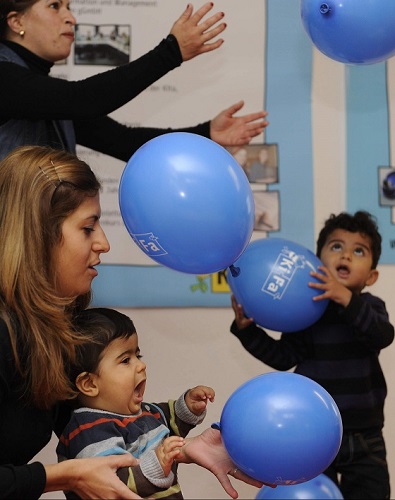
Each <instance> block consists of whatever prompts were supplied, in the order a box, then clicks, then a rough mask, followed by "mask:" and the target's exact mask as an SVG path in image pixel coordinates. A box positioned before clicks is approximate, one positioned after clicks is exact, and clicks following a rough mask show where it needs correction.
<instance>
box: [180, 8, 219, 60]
mask: <svg viewBox="0 0 395 500" xmlns="http://www.w3.org/2000/svg"><path fill="white" fill-rule="evenodd" d="M213 7H214V4H213V3H212V2H208V3H206V4H204V5H203V6H202V7H200V9H198V10H197V11H196V12H195V13H193V5H191V4H188V5H187V8H186V9H185V11H184V12H183V13H182V14H181V16H180V17H179V19H177V21H176V22H175V23H174V24H173V27H172V29H171V31H170V34H172V35H174V36H175V37H176V38H177V42H178V45H179V47H180V51H181V55H182V60H183V61H189V60H190V59H193V58H194V57H196V56H198V55H200V54H205V53H206V52H211V51H212V50H215V49H218V47H220V46H221V45H222V44H223V39H222V38H219V39H218V40H215V41H213V42H211V43H209V42H210V41H211V40H213V38H215V37H216V36H218V35H219V34H220V33H222V32H223V31H224V29H225V28H226V24H225V23H220V24H218V23H219V21H220V20H221V19H222V18H223V17H224V13H223V12H217V13H216V14H214V15H212V16H211V17H209V18H208V19H206V20H204V21H202V19H203V18H204V16H205V15H206V14H207V13H208V12H210V10H211V9H212V8H213Z"/></svg>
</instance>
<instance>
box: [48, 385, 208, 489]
mask: <svg viewBox="0 0 395 500" xmlns="http://www.w3.org/2000/svg"><path fill="white" fill-rule="evenodd" d="M205 414H206V412H204V413H203V414H202V415H199V416H196V415H194V414H193V413H192V412H190V411H189V409H188V407H187V406H186V403H185V400H184V394H183V395H182V396H180V398H179V399H178V400H177V401H169V402H168V403H159V404H153V403H142V406H141V411H140V413H139V414H137V415H119V414H116V413H110V412H107V411H102V410H93V409H90V408H79V409H78V410H75V411H74V412H73V414H72V417H71V419H70V422H69V423H68V425H67V426H66V428H65V429H64V431H63V434H62V436H61V437H60V440H59V444H58V447H57V450H56V452H57V454H58V460H59V461H63V460H67V459H71V458H85V457H94V456H104V455H119V454H122V453H131V454H132V455H133V456H134V457H136V458H138V459H139V460H140V463H139V465H137V466H135V467H130V468H129V469H128V470H127V469H124V470H122V469H121V471H119V473H118V475H119V476H120V477H121V479H122V480H123V481H124V482H125V483H126V484H127V485H128V486H129V488H130V489H131V490H133V491H134V492H135V493H137V494H138V495H140V496H141V497H143V498H146V497H154V496H155V494H160V495H159V496H160V498H161V499H169V498H171V499H179V498H181V499H182V498H183V497H182V493H181V488H180V486H179V484H178V481H177V464H176V463H174V464H173V467H172V471H171V472H170V474H169V475H168V476H164V473H163V469H162V467H161V465H160V464H159V461H158V459H157V456H156V453H155V449H156V447H157V446H158V444H160V442H161V441H162V440H163V439H164V438H166V437H168V436H174V435H177V436H183V437H185V436H186V435H187V434H188V432H189V431H190V430H191V429H192V428H193V427H195V425H197V424H199V423H201V422H202V421H203V419H204V417H205ZM66 498H69V499H75V498H78V497H76V496H75V495H74V494H71V493H66Z"/></svg>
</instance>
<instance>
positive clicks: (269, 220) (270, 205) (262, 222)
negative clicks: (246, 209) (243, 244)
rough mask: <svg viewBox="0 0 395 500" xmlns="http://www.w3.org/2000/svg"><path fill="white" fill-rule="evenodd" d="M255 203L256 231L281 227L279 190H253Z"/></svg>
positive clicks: (273, 229)
mask: <svg viewBox="0 0 395 500" xmlns="http://www.w3.org/2000/svg"><path fill="white" fill-rule="evenodd" d="M253 195H254V203H255V218H254V231H267V232H270V231H278V230H279V229H280V194H279V192H278V191H266V190H253Z"/></svg>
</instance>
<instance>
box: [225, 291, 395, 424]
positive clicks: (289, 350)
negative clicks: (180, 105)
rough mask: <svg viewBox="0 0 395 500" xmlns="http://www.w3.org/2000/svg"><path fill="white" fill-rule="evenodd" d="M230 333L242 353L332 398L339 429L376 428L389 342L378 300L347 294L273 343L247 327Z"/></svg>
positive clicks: (381, 419) (256, 329)
mask: <svg viewBox="0 0 395 500" xmlns="http://www.w3.org/2000/svg"><path fill="white" fill-rule="evenodd" d="M231 332H232V333H233V334H234V335H236V337H237V338H238V339H239V340H240V342H241V343H242V344H243V346H244V347H245V349H246V350H247V351H248V352H249V353H251V354H252V355H253V356H255V357H256V358H257V359H259V360H261V361H263V363H265V364H267V365H269V366H271V367H272V368H274V369H276V370H290V369H291V368H293V367H296V368H295V373H299V374H301V375H304V376H306V377H309V378H311V379H312V380H314V381H316V382H317V383H318V384H320V385H321V386H322V387H324V389H326V390H327V391H328V392H329V394H330V395H331V396H332V397H333V399H334V400H335V402H336V404H337V406H338V407H339V411H340V413H341V416H342V421H343V428H344V430H345V431H350V432H352V431H353V432H358V431H361V430H366V429H381V428H382V427H383V424H384V400H385V398H386V395H387V386H386V382H385V379H384V374H383V371H382V369H381V366H380V362H379V353H380V350H381V349H384V348H385V347H387V346H389V345H390V344H391V343H392V341H393V340H394V327H393V326H392V325H391V323H390V321H389V317H388V313H387V311H386V308H385V304H384V302H383V301H382V300H381V299H379V298H378V297H375V296H374V295H371V294H370V293H363V294H361V295H356V294H353V295H352V298H351V301H350V304H349V305H348V306H347V307H345V308H344V307H342V306H340V305H338V304H336V303H335V302H332V301H330V302H329V305H328V308H327V309H326V311H325V313H324V314H323V316H322V317H321V318H320V319H319V320H318V321H317V322H316V323H314V324H313V325H312V326H310V327H309V328H306V329H305V330H301V331H298V332H288V333H283V334H282V335H281V338H280V339H279V340H276V339H274V338H272V337H270V336H269V335H268V334H267V333H266V332H265V331H264V330H263V329H262V328H260V327H259V326H257V325H255V324H252V325H250V326H249V327H247V328H245V329H243V330H239V329H238V328H237V325H236V322H235V321H234V322H233V324H232V326H231Z"/></svg>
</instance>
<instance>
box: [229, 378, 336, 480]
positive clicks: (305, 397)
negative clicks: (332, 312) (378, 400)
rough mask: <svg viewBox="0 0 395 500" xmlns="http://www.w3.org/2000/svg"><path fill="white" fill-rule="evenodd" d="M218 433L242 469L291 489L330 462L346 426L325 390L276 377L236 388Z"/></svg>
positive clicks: (311, 383) (302, 380) (305, 380)
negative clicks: (292, 485) (343, 424)
mask: <svg viewBox="0 0 395 500" xmlns="http://www.w3.org/2000/svg"><path fill="white" fill-rule="evenodd" d="M220 431H221V436H222V440H223V443H224V446H225V448H226V450H227V452H228V454H229V456H230V457H231V459H232V460H233V462H234V463H235V464H236V466H237V467H238V468H239V469H241V470H242V471H243V472H245V473H246V474H248V475H249V476H251V477H253V478H255V479H257V480H259V481H263V482H265V483H270V484H277V485H288V484H298V483H302V482H305V481H308V480H310V479H312V478H313V477H316V476H318V474H321V473H322V472H323V471H324V470H325V469H326V468H327V467H328V466H329V465H330V464H331V463H332V461H333V459H334V458H335V457H336V455H337V453H338V451H339V447H340V443H341V439H342V432H343V426H342V420H341V417H340V413H339V409H338V407H337V405H336V403H335V401H334V400H333V398H332V396H331V395H330V394H329V393H328V392H327V391H326V390H325V389H324V388H323V387H321V386H320V385H319V384H317V383H316V382H314V381H313V380H311V379H309V378H307V377H304V376H302V375H298V374H296V373H291V372H272V373H266V374H264V375H259V376H258V377H255V378H253V379H251V380H249V381H248V382H246V383H244V384H243V385H241V386H240V387H239V388H238V389H236V391H235V392H234V393H233V394H232V395H231V396H230V397H229V399H228V400H227V402H226V403H225V406H224V408H223V410H222V414H221V420H220Z"/></svg>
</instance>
